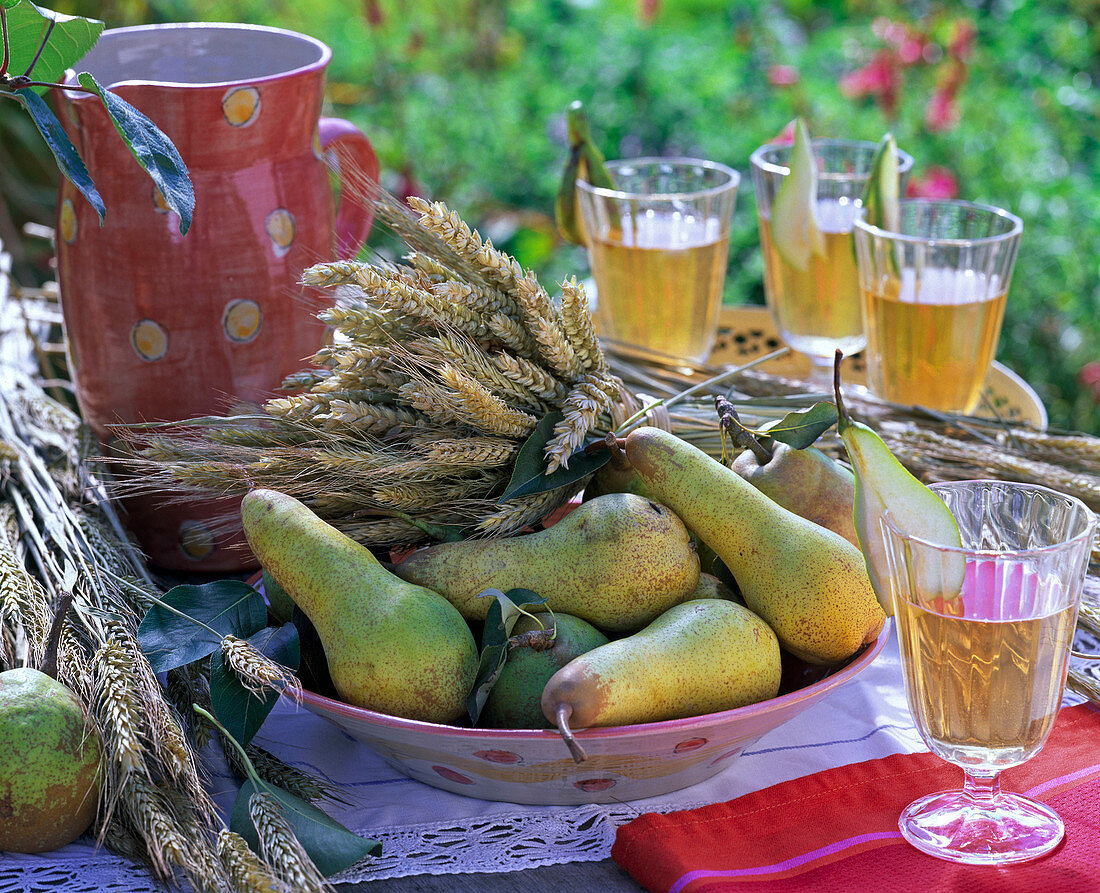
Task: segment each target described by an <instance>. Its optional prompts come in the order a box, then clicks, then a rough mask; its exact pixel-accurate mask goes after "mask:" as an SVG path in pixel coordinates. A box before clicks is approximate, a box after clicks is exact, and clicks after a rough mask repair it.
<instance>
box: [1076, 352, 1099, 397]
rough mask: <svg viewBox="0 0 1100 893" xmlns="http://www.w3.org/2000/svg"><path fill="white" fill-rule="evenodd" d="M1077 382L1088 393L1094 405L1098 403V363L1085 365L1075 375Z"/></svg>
mask: <svg viewBox="0 0 1100 893" xmlns="http://www.w3.org/2000/svg"><path fill="white" fill-rule="evenodd" d="M1077 380H1078V381H1079V382H1080V383H1081V386H1082V387H1084V388H1085V390H1086V391H1088V392H1089V396H1091V397H1092V400H1093V402H1094V403H1100V363H1098V362H1096V361H1095V360H1094V361H1093V362H1091V363H1085V365H1084V366H1082V367H1081V371H1080V372H1078V373H1077Z"/></svg>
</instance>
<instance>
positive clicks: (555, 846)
mask: <svg viewBox="0 0 1100 893" xmlns="http://www.w3.org/2000/svg"><path fill="white" fill-rule="evenodd" d="M1079 700H1080V699H1079V698H1076V697H1074V696H1072V695H1068V696H1067V703H1076V702H1078V701H1079ZM257 743H258V744H260V745H261V746H263V747H266V748H268V749H270V750H271V751H273V752H274V753H276V754H277V755H278V756H280V757H282V758H283V759H284V760H287V761H288V762H290V763H292V764H294V765H296V766H300V767H302V768H305V769H308V770H310V771H312V772H314V773H316V774H318V775H320V776H323V777H324V778H326V779H329V780H330V781H333V782H336V783H338V784H339V785H340V786H341V787H342V789H343V790H344V791H345V793H346V799H348V800H349V801H351V803H352V804H353V805H352V806H350V807H348V808H342V807H335V806H332V805H330V804H326V805H325V806H324V808H325V810H326V811H327V812H329V813H330V814H331V815H333V816H334V817H335V818H336V819H338V820H339V821H341V822H343V823H344V824H345V825H346V826H347V827H349V828H351V829H352V830H353V831H356V832H358V833H361V834H363V835H365V836H369V837H373V838H376V839H379V840H381V841H382V845H383V855H382V856H380V857H377V858H374V859H369V858H368V859H367V860H365V861H364V862H362V863H360V864H359V865H356V866H353V867H352V868H351V869H349V870H347V871H346V872H344V873H343V874H341V875H340V876H339V877H337V878H335V880H337V881H363V880H370V879H373V878H385V877H400V876H404V875H412V874H453V873H460V872H473V871H479V872H498V871H515V870H519V869H524V868H532V867H535V866H540V865H549V864H554V863H560V862H579V861H590V860H599V859H606V858H607V857H608V855H609V853H610V850H611V844H612V842H613V841H614V837H615V829H616V827H617V826H618V825H620V824H622V823H623V822H626V821H629V820H630V819H631V818H633V817H635V816H636V815H638V814H640V813H642V812H654V811H660V812H670V811H673V810H677V809H685V808H691V807H695V806H701V805H703V804H706V803H714V802H719V801H723V800H729V799H731V798H733V797H738V796H740V795H742V794H746V793H749V792H751V791H754V790H758V789H760V788H764V787H767V786H769V785H772V784H775V783H777V782H780V781H785V780H787V779H791V778H797V777H799V776H802V775H806V774H809V773H812V772H817V771H818V770H821V769H826V768H830V767H833V766H839V765H844V764H846V763H852V762H857V761H862V760H867V759H873V758H877V757H883V756H888V755H889V754H893V753H903V752H913V751H918V750H924V749H925V748H924V744H923V742H922V741H921V739H920V737H919V735H918V734H917V732H916V730H915V729H914V727H913V722H912V719H911V717H910V714H909V710H908V708H907V707H906V704H905V696H904V692H903V691H902V683H901V669H900V666H899V663H898V649H897V639H896V634H895V635H892V636H891V639H890V641H889V643H888V644H887V645H886V647H885V649H884V650H883V652H882V653H881V654H880V655H879V656H878V658H877V659H876V660H875V662H874V663H873V664H872V665H871V666H870V667H868V668H867V669H866V670H864V671H863V672H862V673H861V674H860V675H859V676H857V677H856V678H855V679H854V680H852V681H850V682H849V683H847V684H846V685H844V686H843V687H842V688H840V689H838V690H837V691H835V692H833V693H832V694H831V695H829V696H828V697H827V698H826V699H825V700H823V701H822V702H821V703H819V704H817V705H816V706H814V707H812V708H811V709H810V710H807V711H806V712H805V713H803V714H801V715H800V716H798V717H796V718H795V719H793V720H791V721H790V722H788V723H787V724H786V725H784V726H781V727H780V728H778V729H776V730H775V731H773V732H770V733H768V734H767V735H765V736H764V737H763V738H761V739H760V740H759V741H757V742H756V744H755V745H754V746H753V747H751V748H750V749H748V750H746V751H745V752H744V753H743V754H742V755H741V757H740V758H739V759H738V760H737V761H736V762H735V763H734V764H732V765H731V766H730V768H729V769H727V770H725V771H724V772H722V773H720V774H719V775H717V776H715V777H714V778H712V779H710V780H708V781H706V782H703V783H701V784H698V785H696V786H694V787H691V788H687V789H686V790H683V791H679V792H677V793H674V794H668V795H665V796H661V797H654V798H650V799H646V800H635V801H631V802H626V803H621V804H605V805H594V806H577V807H561V806H552V807H549V806H548V807H537V806H519V805H516V804H510V803H494V802H488V801H483V800H473V799H470V798H468V797H462V796H459V795H457V794H451V793H448V792H446V791H441V790H437V789H435V788H432V787H429V786H427V785H424V784H422V783H420V782H416V781H412V780H410V779H407V778H405V777H403V776H401V775H399V774H398V773H397V772H396V771H395V770H393V769H391V768H390V767H389V766H387V765H386V764H385V763H383V762H382V760H381V759H379V758H378V757H377V756H375V755H374V753H373V752H372V751H371V750H370V749H369V748H368V747H366V746H365V745H362V744H359V743H358V742H356V741H354V740H353V739H352V738H350V737H349V736H348V735H347V734H345V733H344V732H343V731H341V730H339V729H337V728H336V727H335V726H332V725H330V724H329V723H328V722H326V721H325V720H322V719H319V718H317V717H315V716H314V715H313V714H311V713H309V712H308V711H307V710H305V709H304V708H295V706H294V705H293V704H290V703H288V702H286V701H285V700H284V701H283V702H282V703H281V704H280V705H279V706H278V707H277V708H276V709H275V711H273V713H272V714H271V716H270V717H269V718H268V720H267V721H266V722H265V724H264V727H263V729H261V731H260V734H259V735H258V736H257ZM211 769H212V773H213V774H212V778H211V784H212V787H213V790H214V792H215V794H216V796H217V798H218V801H219V803H222V804H225V805H226V806H228V805H229V804H231V803H232V800H233V797H234V795H235V790H236V787H235V782H234V781H233V780H232V778H231V777H230V776H229V775H228V774H227V773H226V772H225V769H224V764H219V763H215V762H212V764H211ZM0 890H3V891H13V893H14V891H18V893H42V891H47V890H48V891H50V893H58V891H65V893H70V891H80V893H85V891H87V893H93V891H96V893H98V891H112V893H114V891H118V893H121V891H126V893H154V891H157V888H156V886H155V885H154V884H153V883H152V881H151V880H150V879H149V877H148V876H147V875H146V874H144V872H142V871H141V870H140V869H138V868H136V867H135V866H133V865H131V864H129V863H127V862H126V861H124V860H122V859H119V858H118V857H116V856H114V855H112V854H110V853H107V852H104V851H98V852H97V851H96V850H95V849H94V848H93V847H92V846H91V845H90V844H89V843H87V842H85V841H84V840H81V841H78V842H76V843H74V844H70V845H69V846H67V847H64V848H62V849H60V850H57V851H55V852H53V853H48V854H44V855H40V856H22V855H7V854H4V855H0Z"/></svg>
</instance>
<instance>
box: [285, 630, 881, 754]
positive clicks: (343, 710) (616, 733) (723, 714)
mask: <svg viewBox="0 0 1100 893" xmlns="http://www.w3.org/2000/svg"><path fill="white" fill-rule="evenodd" d="M892 627H893V621H892V619H891V618H890V617H887V618H886V622H885V623H884V624H883V625H882V629H881V630H880V632H879V634H878V637H877V638H876V639H875V640H874V641H873V642H871V643H870V644H868V645H865V646H864V647H863V649H862V650H861V651H859V652H858V653H857V654H856V656H855V657H854V658H850V659H849V660H848V662H847V663H846V664H844V665H843V666H841V667H840V669H838V670H835V671H834V672H832V673H830V674H829V675H828V676H826V677H825V678H823V679H819V680H818V681H817V682H814V683H812V684H810V685H807V686H805V687H804V688H799V689H796V690H795V691H791V692H787V694H785V695H778V696H776V697H774V698H769V699H768V700H766V701H759V702H758V703H756V704H746V705H745V706H744V707H734V708H733V709H731V710H721V711H718V712H717V713H705V714H703V715H701V716H686V717H682V718H680V719H665V720H660V721H658V722H649V723H635V724H633V725H624V726H591V727H589V728H586V729H576V730H574V732H573V734H574V737H575V738H578V739H586V740H596V739H606V738H617V737H625V736H630V735H637V734H640V733H649V734H658V733H662V732H674V731H676V730H679V729H697V728H701V727H702V728H706V727H710V726H713V725H721V724H724V723H726V722H728V721H730V720H733V719H745V718H748V717H755V716H762V715H766V714H768V713H772V712H775V711H778V710H781V709H782V708H785V707H787V706H789V705H794V704H797V703H799V702H800V701H804V700H807V699H810V698H813V697H816V696H818V695H821V696H824V695H825V694H828V693H829V692H830V691H831V690H832V689H834V688H837V687H839V686H840V685H843V684H844V683H845V682H847V681H848V680H849V679H851V678H852V677H853V676H855V675H857V674H858V673H860V672H861V671H862V670H864V669H865V668H866V667H867V666H868V665H869V664H871V663H872V662H873V661H874V660H875V658H877V657H878V655H879V654H880V653H881V652H882V650H883V648H885V647H886V643H887V641H888V640H889V638H890V633H891V630H892ZM301 700H302V702H304V703H305V704H306V705H307V709H308V708H310V707H313V708H317V710H319V711H323V712H324V713H325V714H335V715H338V716H343V717H347V718H348V719H354V720H359V721H367V722H370V723H371V724H372V725H375V726H379V727H383V728H389V729H400V730H404V731H409V732H420V733H426V734H435V735H447V736H449V737H453V738H471V739H472V738H485V737H486V736H491V737H492V738H494V739H497V740H505V741H539V740H549V739H553V740H560V739H561V735H560V734H559V732H558V731H557V729H492V728H476V727H474V728H471V727H469V726H451V725H446V724H442V723H433V722H425V721H423V720H418V719H404V718H402V717H399V716H390V715H389V714H387V713H378V712H377V711H374V710H370V709H368V708H366V707H356V706H354V705H353V704H347V703H345V702H344V701H338V700H335V699H334V698H329V697H326V696H325V695H319V694H317V693H316V692H312V691H309V690H308V689H304V688H303V689H302V690H301Z"/></svg>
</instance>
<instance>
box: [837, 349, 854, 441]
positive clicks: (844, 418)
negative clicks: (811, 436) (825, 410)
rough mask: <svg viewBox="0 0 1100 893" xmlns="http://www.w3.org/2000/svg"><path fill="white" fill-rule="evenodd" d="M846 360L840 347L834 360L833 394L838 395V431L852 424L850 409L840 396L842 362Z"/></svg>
mask: <svg viewBox="0 0 1100 893" xmlns="http://www.w3.org/2000/svg"><path fill="white" fill-rule="evenodd" d="M843 359H844V352H843V351H842V350H841V349H840V348H839V347H838V348H837V351H836V356H835V359H834V360H833V393H834V394H835V395H836V416H837V430H838V431H843V430H844V429H845V428H847V427H848V426H849V425H850V424H852V417H851V416H850V415H849V414H848V408H847V407H846V406H845V405H844V400H843V398H842V397H841V396H840V361H841V360H843Z"/></svg>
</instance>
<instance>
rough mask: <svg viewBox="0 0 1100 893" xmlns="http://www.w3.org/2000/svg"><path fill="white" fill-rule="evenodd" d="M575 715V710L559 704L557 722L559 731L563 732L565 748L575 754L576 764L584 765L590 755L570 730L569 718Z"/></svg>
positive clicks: (556, 714)
mask: <svg viewBox="0 0 1100 893" xmlns="http://www.w3.org/2000/svg"><path fill="white" fill-rule="evenodd" d="M572 713H573V708H572V707H570V706H569V705H568V704H565V703H562V704H558V709H557V710H556V711H555V714H554V716H555V719H556V720H557V725H558V731H559V732H561V737H562V740H563V741H564V742H565V746H566V747H568V748H569V752H570V753H571V754H573V762H574V763H583V762H584V761H585V760H587V759H588V754H586V753H585V752H584V748H583V747H581V746H580V744H579V743H578V742H577V739H576V738H574V737H573V730H572V729H570V728H569V717H570V716H571V715H572Z"/></svg>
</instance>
